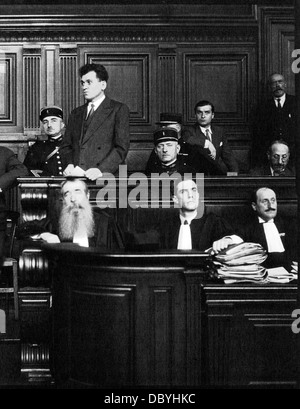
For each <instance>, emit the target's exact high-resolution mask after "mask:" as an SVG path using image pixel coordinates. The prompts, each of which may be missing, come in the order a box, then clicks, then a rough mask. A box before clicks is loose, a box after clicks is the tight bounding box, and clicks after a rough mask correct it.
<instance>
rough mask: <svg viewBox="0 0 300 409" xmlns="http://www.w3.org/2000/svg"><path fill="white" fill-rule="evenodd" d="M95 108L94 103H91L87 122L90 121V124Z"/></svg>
mask: <svg viewBox="0 0 300 409" xmlns="http://www.w3.org/2000/svg"><path fill="white" fill-rule="evenodd" d="M94 108H95V106H94V104H91V109H90V112H89V113H88V116H87V118H86V122H87V123H88V125H89V124H90V122H91V120H92V116H93V113H94V112H95V109H94Z"/></svg>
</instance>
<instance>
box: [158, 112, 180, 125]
mask: <svg viewBox="0 0 300 409" xmlns="http://www.w3.org/2000/svg"><path fill="white" fill-rule="evenodd" d="M174 124H182V115H181V114H177V113H171V112H170V113H169V112H162V113H161V114H160V116H159V122H157V125H161V126H168V125H174Z"/></svg>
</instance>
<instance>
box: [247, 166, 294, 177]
mask: <svg viewBox="0 0 300 409" xmlns="http://www.w3.org/2000/svg"><path fill="white" fill-rule="evenodd" d="M250 175H251V176H272V173H271V169H270V165H262V166H258V167H256V168H254V169H251V170H250ZM280 176H281V177H284V176H285V177H291V176H295V172H293V170H291V169H289V168H285V171H284V172H283V173H282V174H281V175H280Z"/></svg>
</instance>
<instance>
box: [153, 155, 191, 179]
mask: <svg viewBox="0 0 300 409" xmlns="http://www.w3.org/2000/svg"><path fill="white" fill-rule="evenodd" d="M175 172H177V173H179V174H180V175H183V174H185V173H196V170H195V168H193V167H192V166H191V165H190V164H188V163H187V157H186V156H179V155H178V156H177V160H176V161H175V162H174V163H172V164H171V165H168V166H166V165H164V164H163V163H162V162H160V160H159V159H158V158H157V156H156V155H155V156H153V157H152V159H151V162H150V161H149V162H148V164H147V169H146V173H147V174H151V173H159V174H162V173H167V174H168V175H172V174H173V173H175Z"/></svg>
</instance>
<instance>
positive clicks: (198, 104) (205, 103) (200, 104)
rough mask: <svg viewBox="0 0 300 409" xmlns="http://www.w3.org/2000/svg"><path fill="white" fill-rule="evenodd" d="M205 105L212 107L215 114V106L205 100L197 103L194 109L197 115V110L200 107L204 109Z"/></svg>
mask: <svg viewBox="0 0 300 409" xmlns="http://www.w3.org/2000/svg"><path fill="white" fill-rule="evenodd" d="M205 105H210V106H211V110H212V113H214V112H215V107H214V104H212V103H211V102H209V101H207V100H205V99H203V100H202V101H199V102H197V104H196V105H195V108H194V111H195V113H196V112H197V108H198V107H204V106H205Z"/></svg>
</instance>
